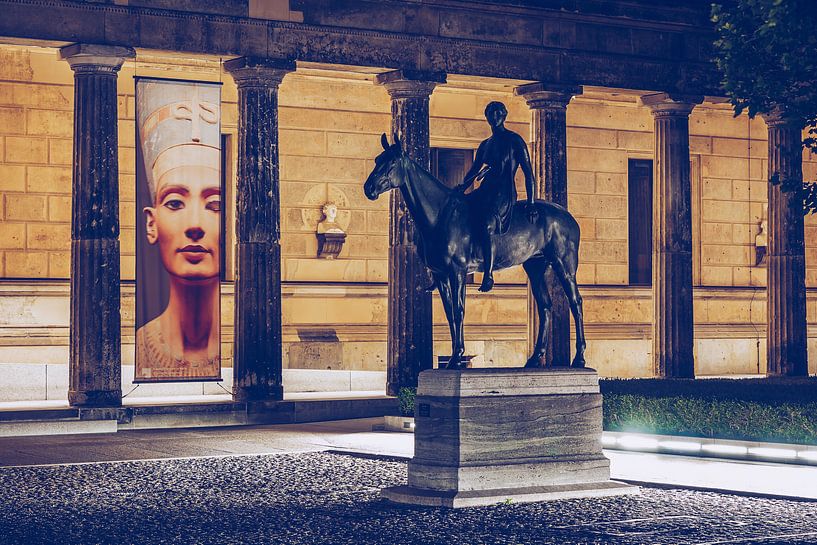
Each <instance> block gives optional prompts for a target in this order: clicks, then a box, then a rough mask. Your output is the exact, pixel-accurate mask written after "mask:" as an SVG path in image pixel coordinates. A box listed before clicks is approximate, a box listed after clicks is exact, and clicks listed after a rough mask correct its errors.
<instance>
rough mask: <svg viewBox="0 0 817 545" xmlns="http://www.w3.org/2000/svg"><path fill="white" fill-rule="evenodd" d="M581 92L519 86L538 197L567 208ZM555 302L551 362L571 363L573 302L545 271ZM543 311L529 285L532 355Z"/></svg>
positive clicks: (575, 88)
mask: <svg viewBox="0 0 817 545" xmlns="http://www.w3.org/2000/svg"><path fill="white" fill-rule="evenodd" d="M580 93H581V87H578V86H564V85H549V84H545V83H531V84H529V85H523V86H521V87H517V88H516V90H515V94H517V95H520V96H522V97H523V98H524V99H525V101H526V102H527V103H528V106H529V107H530V110H531V124H530V134H531V161H532V163H533V173H534V176H535V177H536V186H535V187H534V193H535V197H536V198H537V199H542V200H545V201H550V202H554V203H556V204H560V205H562V206H564V207H565V208H567V105H568V103H569V102H570V100H571V99H572V98H573V97H574V96H575V95H578V94H580ZM545 279H546V281H547V286H548V291H549V292H550V297H551V300H552V301H553V307H552V318H551V322H550V323H551V331H550V334H549V335H548V344H547V353H546V362H547V365H553V366H565V365H569V364H570V305H569V304H568V302H567V297H566V296H565V293H564V289H562V286H561V284H560V283H559V280H558V279H557V278H556V276H555V275H554V273H553V270H552V269H550V268H549V269H548V271H547V272H546V273H545ZM538 330H539V314H538V313H537V312H536V302H535V301H534V299H533V296H532V294H531V291H530V285H529V286H528V354H531V353H532V352H533V348H534V345H535V343H536V332H537V331H538Z"/></svg>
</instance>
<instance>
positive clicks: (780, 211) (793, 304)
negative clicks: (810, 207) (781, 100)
mask: <svg viewBox="0 0 817 545" xmlns="http://www.w3.org/2000/svg"><path fill="white" fill-rule="evenodd" d="M763 118H764V119H765V121H766V125H767V126H768V129H769V178H771V177H772V176H773V175H774V174H777V175H778V176H779V177H780V179H781V181H782V185H787V186H790V188H795V190H794V191H791V190H789V191H784V190H783V189H782V188H781V184H772V183H769V254H768V256H769V258H768V264H769V274H768V289H767V290H766V308H767V314H766V316H767V321H766V324H767V327H768V328H767V330H766V357H767V369H766V373H767V374H768V375H770V376H774V375H786V376H806V375H808V354H807V339H808V337H807V330H806V327H807V326H806V280H805V279H806V259H805V232H804V228H803V195H802V193H800V191H799V189H800V188H801V187H802V184H803V162H802V161H803V159H802V157H803V156H802V149H803V141H802V130H803V124H802V123H799V122H797V121H795V120H791V119H787V118H785V117H783V116H782V115H780V114H769V115H764V116H763Z"/></svg>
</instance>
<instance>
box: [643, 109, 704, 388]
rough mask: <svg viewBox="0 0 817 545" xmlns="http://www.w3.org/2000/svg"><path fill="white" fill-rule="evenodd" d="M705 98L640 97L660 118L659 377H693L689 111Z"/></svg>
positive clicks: (656, 210) (656, 211)
mask: <svg viewBox="0 0 817 545" xmlns="http://www.w3.org/2000/svg"><path fill="white" fill-rule="evenodd" d="M702 101H703V97H690V96H683V97H679V96H671V95H669V94H667V93H656V94H651V95H645V96H643V97H641V102H642V103H643V104H644V105H645V106H647V107H649V108H650V111H651V112H652V115H653V117H654V119H655V159H654V167H653V168H654V176H653V180H654V182H653V183H654V188H655V189H654V190H653V250H652V252H653V258H652V262H653V269H652V290H653V304H654V310H655V314H654V319H653V345H652V346H653V365H654V372H655V375H656V376H659V377H682V378H693V377H694V376H695V363H694V359H693V348H694V343H695V339H694V327H693V326H694V322H693V313H692V197H691V193H692V184H691V180H690V172H689V114H690V113H692V109H693V108H694V107H695V105H696V104H700V103H701V102H702Z"/></svg>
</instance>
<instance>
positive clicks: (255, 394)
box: [233, 386, 284, 402]
mask: <svg viewBox="0 0 817 545" xmlns="http://www.w3.org/2000/svg"><path fill="white" fill-rule="evenodd" d="M282 399H284V387H283V386H264V387H252V388H234V389H233V400H234V401H240V402H244V401H281V400H282Z"/></svg>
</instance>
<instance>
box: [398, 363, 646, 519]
mask: <svg viewBox="0 0 817 545" xmlns="http://www.w3.org/2000/svg"><path fill="white" fill-rule="evenodd" d="M415 407H416V415H415V424H416V427H415V434H414V458H412V460H411V461H410V462H409V464H408V486H400V487H393V488H387V489H385V490H383V491H382V496H383V497H384V498H386V499H388V500H391V501H395V502H399V503H413V504H418V505H431V506H445V507H469V506H478V505H492V504H496V503H501V502H504V501H507V500H510V501H515V502H531V501H543V500H556V499H568V498H587V497H598V496H611V495H618V494H633V493H637V492H638V488H636V487H632V486H629V485H625V484H623V483H617V482H614V481H611V480H610V462H609V460H607V458H605V457H604V455H603V454H602V450H601V432H602V426H601V420H602V414H601V394H600V393H599V381H598V375H597V374H596V372H595V371H594V370H592V369H570V368H550V369H465V370H456V371H454V370H438V371H424V372H423V373H421V374H420V380H419V387H418V389H417V398H416V401H415Z"/></svg>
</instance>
